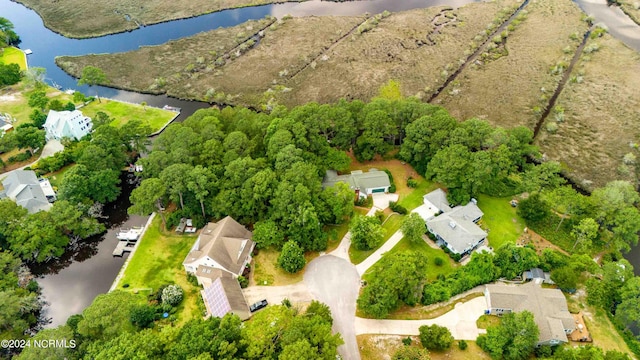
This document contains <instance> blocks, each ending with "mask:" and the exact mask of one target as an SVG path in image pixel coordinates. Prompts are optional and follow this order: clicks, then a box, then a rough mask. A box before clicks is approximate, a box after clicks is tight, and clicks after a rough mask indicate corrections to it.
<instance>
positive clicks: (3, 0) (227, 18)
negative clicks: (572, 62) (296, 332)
mask: <svg viewBox="0 0 640 360" xmlns="http://www.w3.org/2000/svg"><path fill="white" fill-rule="evenodd" d="M477 1H479V0H403V1H398V0H370V1H350V2H326V1H319V0H312V1H307V2H303V3H284V4H275V5H264V6H256V7H249V8H242V9H233V10H225V11H221V12H217V13H212V14H207V15H202V16H199V17H195V18H190V19H184V20H175V21H171V22H166V23H161V24H156V25H150V26H146V27H143V28H140V29H137V30H134V31H130V32H124V33H119V34H114V35H107V36H103V37H99V38H92V39H81V40H79V39H69V38H65V37H63V36H61V35H59V34H56V33H54V32H52V31H51V30H49V29H47V28H46V27H44V24H43V22H42V19H41V18H40V17H39V16H38V15H37V14H36V13H35V12H34V11H33V10H30V9H27V8H26V7H24V6H22V5H20V4H17V3H14V2H11V1H10V0H0V9H1V10H0V16H2V17H5V18H8V19H9V20H10V21H11V22H12V23H13V24H14V26H15V31H16V32H17V33H18V34H19V35H20V37H21V39H22V43H21V45H20V47H21V48H23V49H27V48H28V49H31V50H32V51H33V54H32V55H29V66H37V67H43V68H45V69H46V70H47V81H48V82H49V83H51V84H57V85H59V86H60V87H61V88H62V89H77V90H80V91H82V92H84V93H86V94H92V93H94V92H95V90H96V89H94V90H90V89H88V88H87V87H78V86H77V84H76V83H77V80H76V79H74V78H73V77H71V76H69V75H68V74H66V73H65V72H64V71H62V70H61V69H60V68H58V67H57V66H56V65H55V63H54V58H55V57H56V56H60V55H83V54H89V53H113V52H122V51H130V50H135V49H138V48H139V47H140V46H148V45H158V44H162V43H165V42H167V41H169V40H174V39H179V38H182V37H185V36H190V35H194V34H197V33H199V32H202V31H207V30H212V29H215V28H218V27H228V26H234V25H237V24H239V23H242V22H244V21H247V20H251V19H259V18H262V17H264V16H266V15H272V16H276V17H282V16H284V15H286V14H290V15H293V16H309V15H315V16H321V15H361V14H364V13H371V14H374V13H379V12H382V11H384V10H389V11H403V10H411V9H416V8H427V7H432V6H441V5H449V6H454V7H456V6H462V5H464V4H468V3H471V2H477ZM576 3H578V5H579V6H580V7H581V8H582V9H583V10H584V11H585V12H587V13H588V14H590V15H593V16H594V18H595V19H596V22H603V23H605V24H606V25H607V26H608V28H609V29H610V32H611V33H612V34H613V35H614V36H616V37H618V38H619V39H620V40H622V41H623V42H624V43H625V44H627V45H628V46H630V47H632V48H634V49H636V50H638V51H640V27H638V26H637V25H635V24H634V23H633V22H631V21H630V20H629V19H628V18H627V17H626V16H625V15H624V14H623V13H622V12H621V11H620V10H619V9H612V8H609V7H607V6H606V4H605V0H576ZM630 22H631V23H630ZM97 91H98V92H99V93H100V95H101V96H105V97H110V98H114V99H118V100H125V101H130V102H138V103H139V102H142V101H146V102H147V103H148V104H149V105H150V106H158V107H161V106H163V105H171V106H175V107H180V108H182V110H183V111H182V113H181V116H180V117H179V118H178V119H177V120H178V121H180V120H183V119H184V118H186V117H188V116H189V115H191V114H192V113H193V112H194V111H196V110H197V109H200V108H204V107H207V106H208V104H206V103H202V102H196V101H187V100H180V99H176V98H171V97H168V96H165V95H149V94H140V93H136V92H131V91H125V90H117V89H112V88H106V87H97ZM130 191H131V188H130V186H128V185H127V184H126V181H123V191H122V195H121V196H120V198H118V200H117V201H116V202H114V203H113V204H109V205H107V206H106V208H105V214H106V215H109V219H108V220H107V221H106V224H107V227H108V228H109V231H108V232H107V233H106V234H104V235H102V236H99V237H96V238H93V239H90V240H89V241H87V242H86V243H83V244H81V245H79V246H78V247H77V248H76V249H73V250H71V251H68V252H67V253H66V254H65V255H64V256H63V257H62V258H61V259H59V260H58V261H55V262H53V263H49V264H47V265H46V267H41V268H36V269H33V270H34V273H36V274H38V275H39V279H38V280H39V283H40V285H41V286H42V289H43V290H42V291H43V295H44V297H45V299H46V300H47V301H48V302H49V303H50V305H49V306H48V307H47V308H46V309H45V315H46V316H47V317H49V318H50V319H51V323H50V325H49V326H57V325H59V324H62V323H64V322H65V321H66V319H67V317H68V316H70V315H72V314H76V313H80V312H82V310H83V309H84V308H85V307H86V306H87V305H89V304H90V303H91V301H92V300H93V298H95V296H96V295H98V294H100V293H104V292H106V291H108V289H109V287H110V285H111V283H112V281H113V279H114V278H115V276H116V275H117V273H118V271H119V269H120V267H121V266H122V264H123V263H124V259H125V258H126V255H125V258H113V257H112V255H111V251H112V250H113V248H114V246H115V243H116V242H117V239H116V238H115V232H116V231H117V230H118V228H119V227H129V226H141V225H142V224H144V223H145V222H146V218H145V217H129V216H128V215H127V214H126V209H127V207H128V206H129V203H128V194H129V193H130ZM633 251H634V252H635V253H634V252H632V254H635V255H633V256H632V257H630V259H632V262H633V263H634V266H635V267H636V269H637V271H638V270H640V247H636V248H635V249H634V250H633Z"/></svg>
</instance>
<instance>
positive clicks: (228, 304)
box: [201, 277, 250, 320]
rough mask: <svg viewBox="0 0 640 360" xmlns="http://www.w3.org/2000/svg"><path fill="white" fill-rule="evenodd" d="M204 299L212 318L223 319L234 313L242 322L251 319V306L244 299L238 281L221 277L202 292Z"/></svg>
mask: <svg viewBox="0 0 640 360" xmlns="http://www.w3.org/2000/svg"><path fill="white" fill-rule="evenodd" d="M201 294H202V298H203V300H204V303H205V306H206V308H207V313H208V314H209V315H211V316H216V317H223V316H224V315H225V314H227V313H230V312H231V313H234V314H236V315H238V316H239V317H240V319H242V320H246V319H248V318H249V316H250V313H249V305H247V301H246V300H245V299H244V295H243V294H242V289H241V288H240V284H239V283H238V281H237V280H236V279H233V278H229V277H219V278H217V279H216V280H214V281H213V283H211V285H209V286H208V287H207V288H205V289H204V290H202V291H201Z"/></svg>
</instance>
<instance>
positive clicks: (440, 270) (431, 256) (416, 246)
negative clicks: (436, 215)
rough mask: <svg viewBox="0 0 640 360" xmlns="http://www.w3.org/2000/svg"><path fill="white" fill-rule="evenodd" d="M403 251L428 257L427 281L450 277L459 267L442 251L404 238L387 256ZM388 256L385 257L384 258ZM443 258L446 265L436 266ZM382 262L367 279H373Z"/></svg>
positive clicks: (371, 271)
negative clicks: (444, 276) (437, 261)
mask: <svg viewBox="0 0 640 360" xmlns="http://www.w3.org/2000/svg"><path fill="white" fill-rule="evenodd" d="M403 251H412V252H419V253H422V254H423V255H425V256H426V257H427V273H426V274H425V275H426V276H425V279H426V280H428V281H433V280H435V279H436V278H437V277H438V275H449V274H450V273H451V272H453V270H454V268H456V267H458V266H459V265H458V264H457V263H456V262H455V261H453V259H451V258H450V257H449V256H448V255H447V254H446V253H445V252H444V251H443V250H442V249H434V248H432V247H431V246H429V245H427V243H426V242H424V241H419V242H417V243H413V242H411V241H409V240H407V238H402V240H400V242H399V243H398V244H397V245H396V246H394V247H393V249H391V250H390V251H389V252H388V253H387V254H389V255H390V254H395V253H399V252H403ZM387 254H385V255H383V256H382V257H383V258H384V257H385V256H387ZM436 258H441V259H442V260H444V263H443V264H442V265H441V266H436V265H435V259H436ZM379 264H380V262H378V263H376V264H374V265H373V266H372V267H371V268H370V269H369V270H368V271H367V272H366V273H365V275H364V277H365V278H368V279H370V278H372V277H373V276H374V274H375V272H376V271H377V267H378V266H379Z"/></svg>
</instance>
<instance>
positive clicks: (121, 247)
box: [113, 241, 135, 256]
mask: <svg viewBox="0 0 640 360" xmlns="http://www.w3.org/2000/svg"><path fill="white" fill-rule="evenodd" d="M134 245H135V244H131V243H129V242H127V241H118V245H116V248H115V250H113V256H123V255H124V253H126V252H131V250H133V246H134Z"/></svg>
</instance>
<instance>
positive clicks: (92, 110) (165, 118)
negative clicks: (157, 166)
mask: <svg viewBox="0 0 640 360" xmlns="http://www.w3.org/2000/svg"><path fill="white" fill-rule="evenodd" d="M100 101H101V102H98V101H93V102H91V103H90V104H89V105H87V106H85V107H83V108H82V109H81V110H82V113H83V114H85V115H87V116H89V117H91V118H93V117H95V115H96V113H98V111H102V112H104V113H105V114H107V115H109V117H111V118H114V121H113V122H112V123H111V125H113V126H116V127H120V126H122V125H124V124H125V123H126V122H127V121H129V120H133V119H139V120H142V121H144V122H146V123H147V124H149V126H151V130H152V131H153V132H155V131H158V130H160V129H161V128H162V127H163V126H164V125H165V124H166V123H167V122H169V121H170V120H171V119H173V117H174V116H176V113H174V112H172V111H167V110H162V109H158V108H154V107H149V106H146V107H143V106H142V105H137V104H129V103H124V102H120V101H114V100H108V99H101V100H100Z"/></svg>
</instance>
